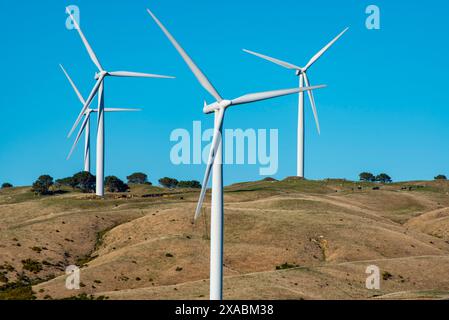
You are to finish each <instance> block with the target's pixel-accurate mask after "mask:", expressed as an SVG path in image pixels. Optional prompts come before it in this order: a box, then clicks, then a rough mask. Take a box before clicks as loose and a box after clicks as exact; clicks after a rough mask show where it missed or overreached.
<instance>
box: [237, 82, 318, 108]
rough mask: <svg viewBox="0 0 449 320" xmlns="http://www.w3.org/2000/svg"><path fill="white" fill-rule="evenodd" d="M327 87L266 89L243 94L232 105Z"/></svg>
mask: <svg viewBox="0 0 449 320" xmlns="http://www.w3.org/2000/svg"><path fill="white" fill-rule="evenodd" d="M324 87H326V86H325V85H319V86H313V87H305V88H295V89H285V90H276V91H266V92H259V93H251V94H246V95H244V96H241V97H240V98H237V99H234V100H231V105H239V104H245V103H251V102H256V101H262V100H268V99H273V98H277V97H282V96H287V95H290V94H294V93H298V92H303V91H307V90H315V89H321V88H324Z"/></svg>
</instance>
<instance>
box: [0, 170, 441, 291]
mask: <svg viewBox="0 0 449 320" xmlns="http://www.w3.org/2000/svg"><path fill="white" fill-rule="evenodd" d="M378 187H379V186H378V185H377V184H370V183H356V182H350V181H345V180H325V181H305V180H298V179H295V178H288V179H286V180H284V181H258V182H250V183H240V184H235V185H232V186H229V187H227V188H226V190H225V258H224V264H225V266H224V270H225V285H224V296H225V298H226V299H371V298H373V299H444V298H449V279H448V278H447V274H448V272H449V183H448V182H446V181H431V182H407V183H396V184H391V185H385V186H384V185H382V186H380V190H377V189H378ZM66 191H67V192H66V193H63V194H60V195H56V196H46V197H36V196H34V195H33V194H32V193H31V192H30V191H29V188H13V189H7V190H1V191H0V299H2V298H3V299H5V298H18V297H22V298H32V297H33V296H34V297H36V298H38V299H50V298H51V299H61V298H68V297H73V296H75V295H79V294H81V293H85V294H87V295H93V297H101V296H103V297H104V296H105V297H108V298H109V299H207V297H208V291H209V283H208V277H209V221H210V217H209V208H210V203H209V202H208V203H206V206H205V207H206V209H205V210H204V213H205V214H204V215H203V216H202V218H201V219H200V220H199V221H198V222H197V223H196V224H193V223H192V220H193V219H192V218H193V213H194V208H195V205H196V201H197V197H198V191H195V190H187V189H186V190H167V189H160V188H157V187H149V186H132V188H131V191H130V192H129V193H126V194H108V195H107V197H106V199H103V200H100V199H96V198H95V197H94V196H92V195H85V194H81V193H77V192H69V190H66ZM208 201H210V197H208ZM71 264H76V265H79V266H82V269H81V286H82V288H81V290H79V291H69V290H67V289H66V288H65V277H66V276H65V272H64V271H65V267H66V266H68V265H71ZM371 264H374V265H377V266H379V267H380V269H381V272H382V278H383V279H382V282H381V289H380V290H375V291H372V290H367V289H366V288H365V279H366V277H367V274H365V269H366V267H367V266H369V265H371ZM2 285H3V286H2Z"/></svg>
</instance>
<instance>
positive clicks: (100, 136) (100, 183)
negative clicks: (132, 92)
mask: <svg viewBox="0 0 449 320" xmlns="http://www.w3.org/2000/svg"><path fill="white" fill-rule="evenodd" d="M66 13H67V14H68V15H69V16H70V19H71V20H72V22H73V25H74V26H75V29H76V30H77V31H78V33H79V35H80V37H81V40H82V41H83V43H84V46H85V47H86V49H87V52H88V54H89V56H90V58H91V60H92V62H93V63H94V64H95V66H96V67H97V68H98V71H99V72H98V73H96V74H95V79H96V80H97V81H96V83H95V85H94V87H93V89H92V91H91V93H90V94H89V97H88V98H87V100H86V101H85V103H84V106H83V108H82V110H81V112H80V114H79V115H78V118H77V119H76V121H75V123H74V125H73V127H72V129H71V130H70V133H69V137H70V136H71V135H72V133H73V132H74V131H75V129H76V127H77V126H78V124H79V123H80V121H81V119H82V117H83V115H84V114H85V113H86V111H87V110H88V108H89V106H90V104H91V103H92V100H93V99H94V97H95V95H97V94H98V125H97V166H96V194H97V196H100V197H103V196H104V111H105V110H104V79H105V78H106V77H131V78H164V79H168V78H171V79H172V78H174V77H171V76H163V75H157V74H148V73H140V72H129V71H114V72H109V71H106V70H105V69H104V68H103V67H102V65H101V63H100V61H99V60H98V58H97V56H96V55H95V53H94V51H93V50H92V47H91V46H90V44H89V42H88V41H87V39H86V37H85V36H84V34H83V32H82V30H81V28H80V26H79V25H78V22H77V21H76V19H75V18H74V17H73V15H72V13H71V12H70V10H69V9H68V8H66Z"/></svg>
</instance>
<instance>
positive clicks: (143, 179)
mask: <svg viewBox="0 0 449 320" xmlns="http://www.w3.org/2000/svg"><path fill="white" fill-rule="evenodd" d="M126 179H128V183H129V184H146V183H148V176H147V175H146V174H145V173H142V172H135V173H133V174H132V175H130V176H127V177H126Z"/></svg>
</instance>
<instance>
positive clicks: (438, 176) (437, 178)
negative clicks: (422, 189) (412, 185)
mask: <svg viewBox="0 0 449 320" xmlns="http://www.w3.org/2000/svg"><path fill="white" fill-rule="evenodd" d="M435 180H447V177H446V176H445V175H444V174H439V175H437V176H436V177H435Z"/></svg>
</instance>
